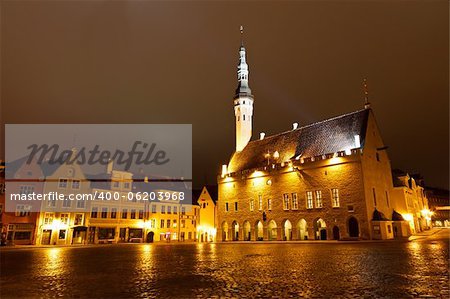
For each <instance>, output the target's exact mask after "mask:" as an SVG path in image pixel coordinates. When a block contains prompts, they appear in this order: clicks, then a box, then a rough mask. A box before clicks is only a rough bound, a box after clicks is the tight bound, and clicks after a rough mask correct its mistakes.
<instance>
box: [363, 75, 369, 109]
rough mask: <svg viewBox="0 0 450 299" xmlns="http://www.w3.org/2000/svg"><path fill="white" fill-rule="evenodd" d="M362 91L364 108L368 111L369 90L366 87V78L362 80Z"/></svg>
mask: <svg viewBox="0 0 450 299" xmlns="http://www.w3.org/2000/svg"><path fill="white" fill-rule="evenodd" d="M363 91H364V108H366V109H368V108H370V103H369V89H368V87H367V79H366V78H364V80H363Z"/></svg>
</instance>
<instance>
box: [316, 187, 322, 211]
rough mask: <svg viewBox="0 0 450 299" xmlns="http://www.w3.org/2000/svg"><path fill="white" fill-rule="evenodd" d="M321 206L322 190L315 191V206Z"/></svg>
mask: <svg viewBox="0 0 450 299" xmlns="http://www.w3.org/2000/svg"><path fill="white" fill-rule="evenodd" d="M321 207H322V191H320V190H317V191H316V208H321Z"/></svg>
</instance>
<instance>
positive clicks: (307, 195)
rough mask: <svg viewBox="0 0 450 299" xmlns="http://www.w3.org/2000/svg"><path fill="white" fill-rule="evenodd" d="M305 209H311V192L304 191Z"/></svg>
mask: <svg viewBox="0 0 450 299" xmlns="http://www.w3.org/2000/svg"><path fill="white" fill-rule="evenodd" d="M306 208H307V209H312V208H313V193H312V191H306Z"/></svg>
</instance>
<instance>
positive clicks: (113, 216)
mask: <svg viewBox="0 0 450 299" xmlns="http://www.w3.org/2000/svg"><path fill="white" fill-rule="evenodd" d="M116 217H117V209H116V208H111V218H112V219H116Z"/></svg>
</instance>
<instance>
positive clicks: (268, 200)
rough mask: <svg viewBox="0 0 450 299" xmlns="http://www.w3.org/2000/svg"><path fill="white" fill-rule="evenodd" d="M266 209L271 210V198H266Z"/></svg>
mask: <svg viewBox="0 0 450 299" xmlns="http://www.w3.org/2000/svg"><path fill="white" fill-rule="evenodd" d="M267 210H269V211H272V199H271V198H269V199H267Z"/></svg>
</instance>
